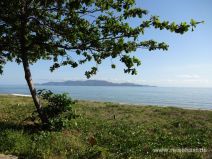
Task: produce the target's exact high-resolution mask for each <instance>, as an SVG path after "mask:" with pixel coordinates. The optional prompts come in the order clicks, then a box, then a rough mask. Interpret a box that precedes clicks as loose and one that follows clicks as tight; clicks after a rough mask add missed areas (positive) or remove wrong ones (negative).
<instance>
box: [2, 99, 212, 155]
mask: <svg viewBox="0 0 212 159" xmlns="http://www.w3.org/2000/svg"><path fill="white" fill-rule="evenodd" d="M33 111H34V106H33V104H32V100H31V98H28V97H14V96H4V95H1V96H0V153H3V154H13V155H17V156H19V157H20V158H52V159H54V158H55V159H56V158H59V159H60V158H61V159H62V158H70V159H72V158H76V159H78V158H82V159H97V158H102V159H104V158H109V159H113V158H120V159H122V158H123V159H125V158H129V159H134V158H135V159H143V158H148V159H151V158H158V159H160V158H161V159H162V158H170V159H172V158H185V159H197V158H208V159H209V158H212V152H211V150H212V111H203V110H186V109H179V108H173V107H156V106H130V105H124V106H123V105H118V104H114V103H103V102H102V103H101V102H88V101H78V102H77V103H76V104H75V105H74V111H75V112H76V114H77V115H79V117H78V118H76V119H72V120H71V121H70V127H69V128H68V129H65V130H62V131H44V130H41V129H40V128H39V127H38V126H36V125H35V124H34V123H33V122H30V121H28V120H25V119H26V118H27V117H29V116H30V115H31V113H32V112H33ZM160 148H164V149H169V150H170V152H155V151H156V149H160ZM185 148H187V149H188V151H189V149H190V151H191V149H193V150H197V151H199V150H200V149H199V148H204V151H205V150H206V151H207V152H195V153H194V152H171V151H172V150H178V151H180V150H181V149H182V150H185Z"/></svg>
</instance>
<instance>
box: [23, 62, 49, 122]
mask: <svg viewBox="0 0 212 159" xmlns="http://www.w3.org/2000/svg"><path fill="white" fill-rule="evenodd" d="M22 62H23V67H24V72H25V79H26V81H27V84H28V87H29V90H30V93H31V95H32V99H33V102H34V104H35V107H36V109H37V112H38V114H39V117H40V119H41V121H42V123H48V118H47V116H46V115H45V114H44V113H43V111H42V105H41V103H40V100H39V98H38V97H37V92H36V89H35V87H34V84H33V81H32V75H31V71H30V67H29V62H28V60H27V59H26V58H22Z"/></svg>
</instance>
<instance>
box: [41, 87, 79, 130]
mask: <svg viewBox="0 0 212 159" xmlns="http://www.w3.org/2000/svg"><path fill="white" fill-rule="evenodd" d="M38 95H39V96H40V97H41V99H43V100H45V101H46V102H47V106H45V107H43V108H42V111H43V113H44V114H45V115H46V117H47V118H48V119H49V124H50V125H49V126H50V127H51V128H53V129H57V130H60V129H62V128H64V127H67V126H68V123H69V120H70V119H72V118H75V117H76V115H75V114H74V112H73V111H72V106H73V104H74V103H75V102H74V101H73V100H72V99H71V97H69V96H68V94H66V93H63V94H54V93H53V92H51V91H50V90H45V89H44V90H38Z"/></svg>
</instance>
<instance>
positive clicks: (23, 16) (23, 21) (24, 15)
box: [19, 0, 48, 123]
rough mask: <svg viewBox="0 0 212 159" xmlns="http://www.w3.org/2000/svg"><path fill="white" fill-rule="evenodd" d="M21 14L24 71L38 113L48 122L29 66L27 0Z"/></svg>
mask: <svg viewBox="0 0 212 159" xmlns="http://www.w3.org/2000/svg"><path fill="white" fill-rule="evenodd" d="M21 5H22V8H21V16H20V22H21V25H20V34H19V40H20V46H21V48H20V54H21V59H22V63H23V67H24V72H25V79H26V81H27V84H28V87H29V90H30V93H31V95H32V99H33V101H34V104H35V107H36V109H37V112H38V115H39V117H40V119H41V121H42V123H48V118H47V116H46V115H45V114H44V113H43V110H42V106H41V103H40V101H39V99H38V97H37V92H36V89H35V87H34V85H33V81H32V75H31V71H30V68H29V60H28V54H27V49H26V41H27V40H26V34H27V33H26V28H27V27H26V25H27V16H28V15H27V13H26V10H27V4H26V0H22V1H21Z"/></svg>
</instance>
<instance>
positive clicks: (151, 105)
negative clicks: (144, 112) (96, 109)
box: [0, 93, 212, 111]
mask: <svg viewBox="0 0 212 159" xmlns="http://www.w3.org/2000/svg"><path fill="white" fill-rule="evenodd" d="M1 95H8V96H16V97H31V95H29V94H18V93H12V94H1V93H0V96H1ZM74 100H77V101H82V102H86V101H88V102H97V103H111V104H117V105H121V106H135V107H139V106H140V107H146V106H150V107H162V108H167V107H171V108H177V109H185V110H200V111H212V109H210V108H209V109H204V108H192V107H189V106H188V107H180V106H172V105H153V104H142V103H140V104H139V103H137V104H136V103H135V104H133V103H123V102H113V101H112V102H108V101H98V100H84V99H74Z"/></svg>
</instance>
